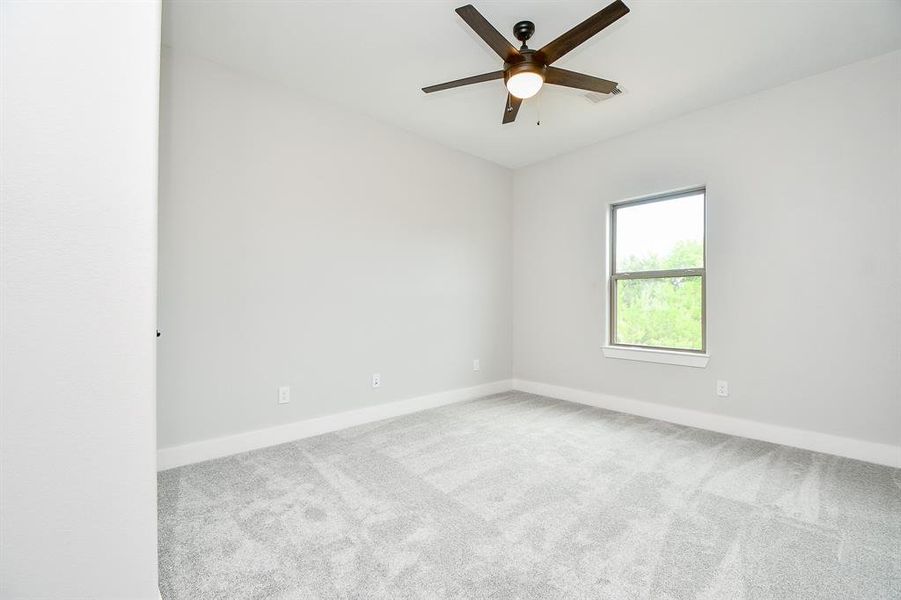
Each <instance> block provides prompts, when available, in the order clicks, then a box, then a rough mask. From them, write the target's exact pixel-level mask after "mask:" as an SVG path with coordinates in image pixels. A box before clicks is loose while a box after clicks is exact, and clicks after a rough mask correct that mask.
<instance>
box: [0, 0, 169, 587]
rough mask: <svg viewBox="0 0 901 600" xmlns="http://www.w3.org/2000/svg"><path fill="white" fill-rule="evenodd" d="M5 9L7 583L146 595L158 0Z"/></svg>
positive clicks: (1, 410) (2, 248)
mask: <svg viewBox="0 0 901 600" xmlns="http://www.w3.org/2000/svg"><path fill="white" fill-rule="evenodd" d="M0 11H2V12H0V23H2V30H0V40H2V46H0V57H2V58H0V60H2V64H0V78H2V81H0V89H2V98H0V104H2V107H3V109H2V111H0V115H2V117H0V131H2V141H0V144H2V148H3V150H2V166H0V171H2V175H3V187H2V203H0V206H2V209H0V210H2V215H0V224H2V225H0V228H2V230H0V240H2V242H0V256H2V262H0V266H2V299H0V305H2V310H0V328H2V332H3V335H2V340H0V405H2V406H0V439H2V454H0V461H2V463H0V514H2V516H0V597H2V598H10V599H12V598H16V599H26V598H41V599H43V600H48V599H49V600H53V599H60V600H62V599H65V600H69V599H72V598H94V599H97V600H104V599H110V600H122V599H126V598H127V599H142V598H143V599H146V600H150V599H152V598H157V597H158V596H157V554H156V551H157V549H156V440H155V438H156V430H155V409H154V393H155V389H154V388H155V373H154V369H155V360H156V357H155V348H154V345H155V343H156V342H155V340H154V327H155V324H156V184H157V172H156V166H157V97H158V82H159V35H160V3H159V1H153V0H150V1H144V2H74V3H73V2H3V3H2V4H0Z"/></svg>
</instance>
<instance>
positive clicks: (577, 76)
mask: <svg viewBox="0 0 901 600" xmlns="http://www.w3.org/2000/svg"><path fill="white" fill-rule="evenodd" d="M544 82H545V83H552V84H554V85H563V86H566V87H571V88H576V89H579V90H588V91H589V92H598V93H600V94H612V93H613V90H615V89H616V86H617V83H616V82H615V81H607V80H606V79H601V78H600V77H592V76H591V75H584V74H582V73H576V72H575V71H567V70H566V69H558V68H557V67H548V68H547V72H546V73H545V75H544Z"/></svg>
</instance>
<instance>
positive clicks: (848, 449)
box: [513, 379, 901, 468]
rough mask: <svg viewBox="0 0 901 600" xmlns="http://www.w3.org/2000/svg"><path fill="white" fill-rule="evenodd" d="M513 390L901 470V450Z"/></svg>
mask: <svg viewBox="0 0 901 600" xmlns="http://www.w3.org/2000/svg"><path fill="white" fill-rule="evenodd" d="M513 389H515V390H520V391H523V392H529V393H532V394H539V395H541V396H548V397H550V398H558V399H560V400H568V401H570V402H576V403H578V404H586V405H588V406H596V407H598V408H606V409H608V410H614V411H617V412H623V413H629V414H632V415H638V416H641V417H648V418H650V419H657V420H659V421H667V422H669V423H677V424H679V425H688V426H689V427H697V428H699V429H707V430H710V431H717V432H720V433H728V434H730V435H737V436H740V437H746V438H751V439H755V440H761V441H764V442H772V443H775V444H782V445H785V446H793V447H795V448H802V449H804V450H813V451H815V452H824V453H826V454H835V455H837V456H844V457H847V458H854V459H857V460H863V461H867V462H871V463H876V464H880V465H888V466H890V467H899V468H901V446H893V445H891V444H879V443H875V442H865V441H863V440H855V439H852V438H845V437H839V436H836V435H830V434H826V433H817V432H815V431H806V430H803V429H794V428H791V427H783V426H781V425H770V424H768V423H761V422H759V421H749V420H747V419H739V418H736V417H727V416H723V415H716V414H713V413H706V412H701V411H697V410H690V409H686V408H678V407H675V406H667V405H665V404H656V403H654V402H644V401H642V400H631V399H629V398H621V397H617V396H610V395H608V394H600V393H597V392H588V391H585V390H576V389H572V388H567V387H561V386H557V385H550V384H547V383H538V382H535V381H526V380H522V379H514V380H513Z"/></svg>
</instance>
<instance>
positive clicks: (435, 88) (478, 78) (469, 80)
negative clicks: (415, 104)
mask: <svg viewBox="0 0 901 600" xmlns="http://www.w3.org/2000/svg"><path fill="white" fill-rule="evenodd" d="M503 78H504V72H503V71H494V72H493V73H483V74H482V75H473V76H472V77H464V78H463V79H455V80H454V81H448V82H447V83H439V84H437V85H430V86H429V87H424V88H422V91H423V92H425V93H426V94H431V93H432V92H440V91H441V90H449V89H451V88H455V87H460V86H463V85H471V84H473V83H482V82H483V81H491V80H493V79H503Z"/></svg>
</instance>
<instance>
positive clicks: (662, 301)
mask: <svg viewBox="0 0 901 600" xmlns="http://www.w3.org/2000/svg"><path fill="white" fill-rule="evenodd" d="M704 200H705V191H704V190H703V189H695V190H691V191H687V192H679V193H674V194H666V195H661V196H655V197H652V198H644V199H641V200H635V201H630V202H623V203H620V204H614V205H613V206H612V207H611V211H612V212H611V229H610V231H611V253H610V254H611V271H610V272H611V276H610V340H609V342H610V346H611V347H612V346H616V347H626V348H628V347H636V348H653V349H658V350H677V351H683V352H684V351H687V352H696V353H704V352H705V351H706V345H707V344H706V337H707V336H706V323H705V319H706V310H705V302H704V296H705V294H704V288H705V284H706V272H705V256H704V238H705V232H704V205H705V202H704ZM618 358H622V357H621V356H618ZM704 364H706V362H705V363H704Z"/></svg>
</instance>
